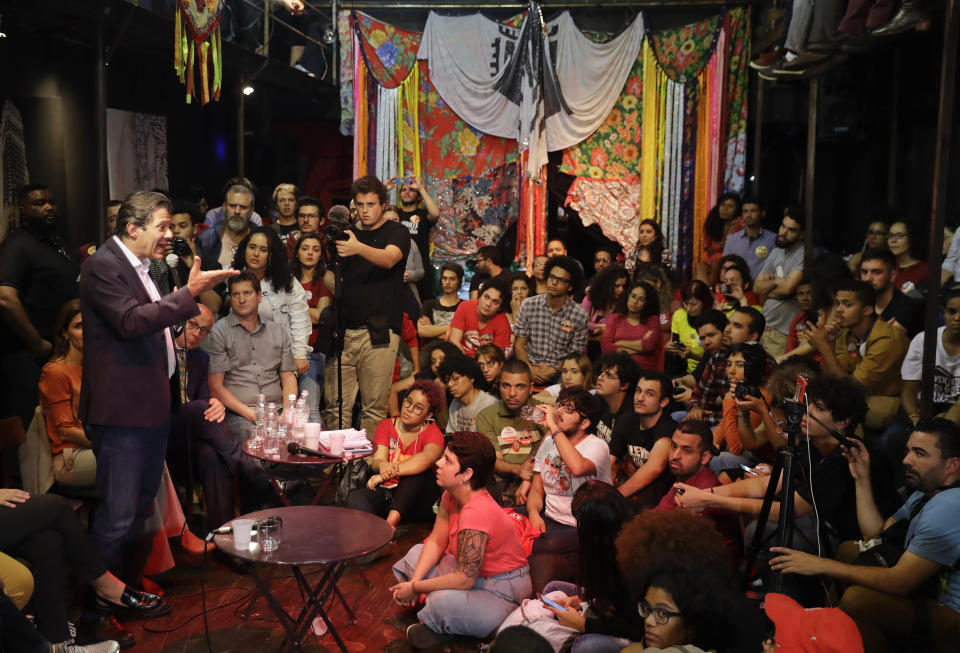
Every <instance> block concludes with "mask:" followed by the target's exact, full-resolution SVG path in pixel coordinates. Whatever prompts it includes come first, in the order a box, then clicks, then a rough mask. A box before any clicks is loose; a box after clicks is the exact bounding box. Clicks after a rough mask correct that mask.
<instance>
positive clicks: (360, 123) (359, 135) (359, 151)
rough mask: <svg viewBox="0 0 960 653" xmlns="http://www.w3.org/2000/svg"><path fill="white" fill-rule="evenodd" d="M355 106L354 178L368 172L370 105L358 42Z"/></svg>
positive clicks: (354, 88)
mask: <svg viewBox="0 0 960 653" xmlns="http://www.w3.org/2000/svg"><path fill="white" fill-rule="evenodd" d="M354 39H356V35H354ZM353 107H354V126H353V178H354V179H359V178H360V177H363V176H364V175H366V174H367V141H368V139H369V120H370V112H369V110H370V107H369V106H368V105H367V66H366V64H365V63H364V61H363V57H362V56H361V55H360V51H359V48H358V47H357V44H356V43H354V46H353Z"/></svg>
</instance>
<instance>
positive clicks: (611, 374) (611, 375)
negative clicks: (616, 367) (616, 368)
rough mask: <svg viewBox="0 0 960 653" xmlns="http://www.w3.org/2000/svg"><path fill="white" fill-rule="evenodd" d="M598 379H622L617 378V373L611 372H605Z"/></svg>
mask: <svg viewBox="0 0 960 653" xmlns="http://www.w3.org/2000/svg"><path fill="white" fill-rule="evenodd" d="M597 378H598V379H609V380H611V381H619V380H620V377H619V376H617V373H616V372H611V371H610V370H604V371H602V372H600V374H598V375H597Z"/></svg>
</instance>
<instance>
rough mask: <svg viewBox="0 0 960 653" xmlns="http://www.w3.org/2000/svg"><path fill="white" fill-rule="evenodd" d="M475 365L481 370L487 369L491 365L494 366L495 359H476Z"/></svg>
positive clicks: (495, 363)
mask: <svg viewBox="0 0 960 653" xmlns="http://www.w3.org/2000/svg"><path fill="white" fill-rule="evenodd" d="M477 365H479V366H480V369H481V370H489V369H490V368H491V367H496V365H497V362H496V361H477Z"/></svg>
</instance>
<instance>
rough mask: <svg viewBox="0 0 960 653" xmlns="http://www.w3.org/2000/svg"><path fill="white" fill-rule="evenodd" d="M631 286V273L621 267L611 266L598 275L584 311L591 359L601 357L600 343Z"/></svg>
mask: <svg viewBox="0 0 960 653" xmlns="http://www.w3.org/2000/svg"><path fill="white" fill-rule="evenodd" d="M629 284H630V273H629V272H627V270H626V268H623V267H621V266H619V265H613V266H610V267H608V268H606V269H604V270H602V271H601V272H599V273H598V274H597V276H596V277H594V279H593V283H591V284H590V288H589V289H587V296H586V297H584V298H583V310H585V311H586V312H587V316H588V318H589V321H588V322H587V338H588V339H587V355H588V356H590V358H591V359H596V358H598V357H599V356H600V341H601V340H602V339H603V330H604V328H605V327H606V325H607V322H608V321H609V320H610V318H611V317H613V314H614V312H615V311H616V310H617V303H618V302H619V301H620V298H621V297H622V296H623V294H624V293H625V292H626V290H627V286H628V285H629Z"/></svg>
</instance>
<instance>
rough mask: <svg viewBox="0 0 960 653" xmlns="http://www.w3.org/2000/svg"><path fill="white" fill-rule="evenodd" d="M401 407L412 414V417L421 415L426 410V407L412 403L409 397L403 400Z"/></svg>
mask: <svg viewBox="0 0 960 653" xmlns="http://www.w3.org/2000/svg"><path fill="white" fill-rule="evenodd" d="M403 407H404V408H409V409H410V412H411V413H413V414H414V415H423V411H425V410H426V409H427V407H426V406H424V405H422V404H415V403H413V399H411V398H410V397H407V398H406V399H404V400H403Z"/></svg>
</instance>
